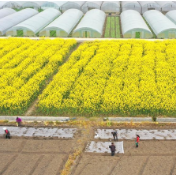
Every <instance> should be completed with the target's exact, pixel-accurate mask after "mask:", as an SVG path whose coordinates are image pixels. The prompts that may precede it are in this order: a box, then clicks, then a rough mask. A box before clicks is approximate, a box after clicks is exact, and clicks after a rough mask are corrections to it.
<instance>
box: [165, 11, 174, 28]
mask: <svg viewBox="0 0 176 176" xmlns="http://www.w3.org/2000/svg"><path fill="white" fill-rule="evenodd" d="M166 17H167V18H169V19H170V20H171V21H172V22H173V23H174V24H175V25H176V10H171V11H169V12H167V13H166Z"/></svg>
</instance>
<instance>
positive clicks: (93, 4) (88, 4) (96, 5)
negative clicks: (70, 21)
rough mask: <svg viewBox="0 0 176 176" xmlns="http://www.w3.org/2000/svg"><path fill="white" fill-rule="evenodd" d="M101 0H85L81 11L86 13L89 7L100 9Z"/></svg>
mask: <svg viewBox="0 0 176 176" xmlns="http://www.w3.org/2000/svg"><path fill="white" fill-rule="evenodd" d="M102 3H103V1H87V2H86V3H85V4H84V5H83V6H82V11H83V12H84V13H86V12H87V11H88V10H89V9H101V5H102Z"/></svg>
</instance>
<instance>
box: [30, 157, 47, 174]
mask: <svg viewBox="0 0 176 176" xmlns="http://www.w3.org/2000/svg"><path fill="white" fill-rule="evenodd" d="M43 157H44V155H41V156H39V158H38V160H37V161H36V162H35V164H34V166H33V167H32V169H31V171H30V172H29V175H32V174H33V172H34V171H35V169H36V168H37V167H38V165H39V163H40V162H41V160H42V159H43Z"/></svg>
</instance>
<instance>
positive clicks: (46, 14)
mask: <svg viewBox="0 0 176 176" xmlns="http://www.w3.org/2000/svg"><path fill="white" fill-rule="evenodd" d="M31 10H32V9H31ZM60 14H61V13H60V12H59V11H58V10H56V9H53V8H49V9H46V10H45V11H43V12H41V13H38V14H37V15H35V16H33V17H32V18H30V19H28V20H26V21H23V22H22V23H20V24H18V25H16V26H14V27H13V28H11V29H9V30H8V32H7V34H10V35H13V36H15V35H17V32H18V31H22V32H23V35H24V36H35V34H37V33H38V32H39V31H40V30H42V29H43V28H44V27H45V26H47V25H48V24H49V23H51V22H52V21H53V20H54V19H55V18H57V17H58V16H59V15H60Z"/></svg>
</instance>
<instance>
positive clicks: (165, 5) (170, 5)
mask: <svg viewBox="0 0 176 176" xmlns="http://www.w3.org/2000/svg"><path fill="white" fill-rule="evenodd" d="M156 3H157V4H159V5H160V6H161V11H162V12H163V13H167V12H169V11H170V10H176V3H174V2H172V1H156Z"/></svg>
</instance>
